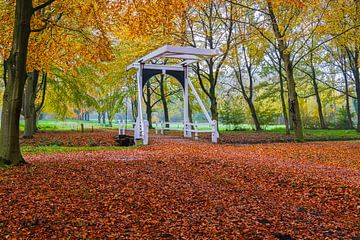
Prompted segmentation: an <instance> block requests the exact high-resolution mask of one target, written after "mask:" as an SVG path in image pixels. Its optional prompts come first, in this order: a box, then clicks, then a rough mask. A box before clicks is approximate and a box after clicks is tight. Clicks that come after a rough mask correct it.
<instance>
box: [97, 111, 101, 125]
mask: <svg viewBox="0 0 360 240" xmlns="http://www.w3.org/2000/svg"><path fill="white" fill-rule="evenodd" d="M98 123H99V124H100V123H101V113H100V112H99V113H98Z"/></svg>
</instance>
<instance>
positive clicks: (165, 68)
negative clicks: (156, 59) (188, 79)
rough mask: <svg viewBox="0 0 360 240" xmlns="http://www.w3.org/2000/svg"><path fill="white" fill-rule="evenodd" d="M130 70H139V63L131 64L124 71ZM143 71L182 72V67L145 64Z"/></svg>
mask: <svg viewBox="0 0 360 240" xmlns="http://www.w3.org/2000/svg"><path fill="white" fill-rule="evenodd" d="M132 68H136V69H139V68H140V63H133V64H130V65H129V66H127V68H126V70H130V69H132ZM144 69H155V70H174V71H182V70H184V68H183V66H177V65H156V64H145V65H144Z"/></svg>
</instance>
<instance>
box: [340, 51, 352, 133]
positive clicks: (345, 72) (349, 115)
mask: <svg viewBox="0 0 360 240" xmlns="http://www.w3.org/2000/svg"><path fill="white" fill-rule="evenodd" d="M343 60H344V64H343V67H342V68H341V71H342V73H343V76H344V82H345V109H346V117H347V121H348V125H349V128H350V129H353V128H354V125H353V121H352V117H351V110H350V96H349V80H348V76H347V70H346V57H344V58H343Z"/></svg>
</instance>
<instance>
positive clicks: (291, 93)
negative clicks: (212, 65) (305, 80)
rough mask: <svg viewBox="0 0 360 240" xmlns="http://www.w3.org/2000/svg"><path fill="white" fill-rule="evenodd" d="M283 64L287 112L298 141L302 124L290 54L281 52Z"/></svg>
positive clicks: (301, 138) (300, 139) (302, 135)
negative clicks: (287, 99) (286, 86)
mask: <svg viewBox="0 0 360 240" xmlns="http://www.w3.org/2000/svg"><path fill="white" fill-rule="evenodd" d="M281 55H283V61H284V65H285V71H286V78H287V80H288V98H289V112H290V113H291V114H290V116H291V117H292V119H291V121H292V123H293V126H294V130H295V136H296V139H297V140H298V141H304V134H303V126H302V122H301V114H300V106H299V101H298V97H297V92H296V85H295V79H294V73H293V67H292V63H291V60H290V55H288V54H287V53H284V52H283V53H282V54H281Z"/></svg>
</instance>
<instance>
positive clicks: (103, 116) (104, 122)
mask: <svg viewBox="0 0 360 240" xmlns="http://www.w3.org/2000/svg"><path fill="white" fill-rule="evenodd" d="M102 120H103V124H106V113H105V112H103V113H102Z"/></svg>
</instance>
